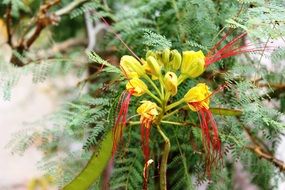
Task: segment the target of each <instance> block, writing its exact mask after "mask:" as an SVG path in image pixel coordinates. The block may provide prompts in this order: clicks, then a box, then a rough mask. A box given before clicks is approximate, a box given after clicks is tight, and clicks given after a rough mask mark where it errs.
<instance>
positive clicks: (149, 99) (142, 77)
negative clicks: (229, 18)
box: [113, 33, 261, 172]
mask: <svg viewBox="0 0 285 190" xmlns="http://www.w3.org/2000/svg"><path fill="white" fill-rule="evenodd" d="M245 35H246V33H243V34H241V35H239V36H237V37H236V38H234V39H233V40H231V41H230V42H228V43H227V44H226V45H225V46H223V47H222V48H220V46H221V44H222V42H224V41H225V40H226V38H227V35H226V36H224V37H223V38H222V39H221V40H220V41H219V42H218V43H217V44H216V45H215V46H214V47H213V48H212V49H211V50H210V51H209V52H208V54H207V55H206V56H205V55H204V54H203V52H202V51H183V52H182V53H180V52H179V51H177V50H170V49H165V50H163V51H148V52H147V53H146V56H145V57H144V58H138V57H137V56H136V55H134V56H129V55H125V56H123V57H122V58H121V61H120V68H121V72H122V74H123V75H124V76H125V78H126V79H127V84H126V90H125V91H124V93H123V94H122V96H121V99H120V101H119V105H120V109H119V112H118V118H117V120H116V124H115V127H114V146H113V154H114V152H115V151H116V146H117V143H118V141H119V139H120V138H121V136H122V130H123V128H124V127H125V126H126V124H127V114H128V107H129V103H130V99H131V97H132V96H144V98H145V100H144V101H142V102H141V105H140V106H139V107H138V108H137V114H138V115H139V116H140V121H139V122H140V126H141V139H142V149H143V152H144V157H145V162H147V161H148V160H149V157H150V150H149V138H150V130H151V127H152V126H157V129H158V131H159V132H160V133H161V134H162V131H161V129H160V127H159V126H160V124H161V123H163V121H164V120H163V119H165V118H166V117H168V116H169V115H172V113H175V112H177V110H179V109H181V108H182V107H183V108H184V107H185V106H186V107H188V108H189V109H190V110H191V111H194V112H197V115H198V119H199V122H200V128H201V134H202V141H203V146H204V152H205V160H206V169H207V171H208V172H209V171H210V168H211V165H213V164H214V163H216V161H217V160H219V159H220V158H221V141H220V139H219V135H218V127H217V125H216V122H215V120H214V118H213V115H212V113H211V111H210V109H209V104H210V98H211V96H212V95H213V93H212V92H211V91H210V89H209V87H208V86H207V85H206V84H205V83H198V84H197V85H196V86H193V87H192V88H190V89H189V91H188V92H187V93H186V94H185V95H184V97H183V98H182V99H180V100H178V101H177V102H172V101H171V100H172V97H174V96H175V95H176V94H177V92H178V90H179V88H178V87H179V85H181V84H182V83H183V82H184V81H186V80H189V79H190V80H191V79H194V78H197V77H199V76H200V75H201V74H203V72H204V71H205V70H206V69H207V67H208V66H209V65H210V64H212V63H215V62H217V61H219V60H221V59H224V58H227V57H231V56H235V55H238V54H241V53H245V52H251V51H259V50H260V49H261V48H254V47H252V45H250V44H245V45H243V46H241V47H239V41H240V40H242V39H243V37H245ZM183 104H184V105H183ZM173 123H174V122H173ZM162 136H164V135H162Z"/></svg>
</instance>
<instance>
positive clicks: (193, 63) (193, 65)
mask: <svg viewBox="0 0 285 190" xmlns="http://www.w3.org/2000/svg"><path fill="white" fill-rule="evenodd" d="M204 71H205V56H204V54H203V52H202V51H197V52H195V51H184V52H183V57H182V65H181V74H183V75H186V76H187V77H190V78H196V77H198V76H200V75H201V74H202V73H203V72H204Z"/></svg>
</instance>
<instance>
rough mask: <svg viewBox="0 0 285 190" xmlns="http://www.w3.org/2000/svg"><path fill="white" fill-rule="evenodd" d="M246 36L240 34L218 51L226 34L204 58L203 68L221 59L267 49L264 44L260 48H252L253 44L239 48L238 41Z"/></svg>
mask: <svg viewBox="0 0 285 190" xmlns="http://www.w3.org/2000/svg"><path fill="white" fill-rule="evenodd" d="M246 35H247V33H242V34H240V35H238V36H237V37H235V38H234V39H232V40H231V41H230V42H229V43H227V44H226V45H225V46H224V47H222V48H221V49H220V50H218V47H219V46H220V45H221V43H222V42H223V41H224V40H225V39H226V37H228V34H227V35H225V36H224V37H223V38H222V40H220V41H219V42H218V43H217V44H216V45H215V46H214V47H213V48H212V49H211V50H210V52H209V53H208V54H207V56H206V58H205V66H206V67H207V66H209V65H210V64H212V63H215V62H217V61H220V60H221V59H224V58H228V57H232V56H236V55H239V54H242V53H247V52H256V51H264V50H267V49H268V47H267V46H265V45H264V44H260V46H256V47H252V46H253V45H254V44H250V43H247V44H244V45H242V46H239V42H240V40H242V39H244V37H245V36H246ZM237 46H239V47H237ZM214 51H216V52H214Z"/></svg>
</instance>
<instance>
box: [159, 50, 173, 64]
mask: <svg viewBox="0 0 285 190" xmlns="http://www.w3.org/2000/svg"><path fill="white" fill-rule="evenodd" d="M170 53H171V52H170V50H169V49H165V50H163V51H162V53H161V59H162V62H163V63H164V65H167V64H168V62H169V57H170Z"/></svg>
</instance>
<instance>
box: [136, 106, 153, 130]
mask: <svg viewBox="0 0 285 190" xmlns="http://www.w3.org/2000/svg"><path fill="white" fill-rule="evenodd" d="M137 113H138V114H139V115H140V116H141V123H143V122H147V123H145V124H146V125H145V127H147V128H149V127H150V125H149V124H148V123H149V122H152V121H154V120H155V118H156V116H157V115H158V106H157V105H156V103H153V102H151V101H142V105H140V107H138V109H137Z"/></svg>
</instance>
